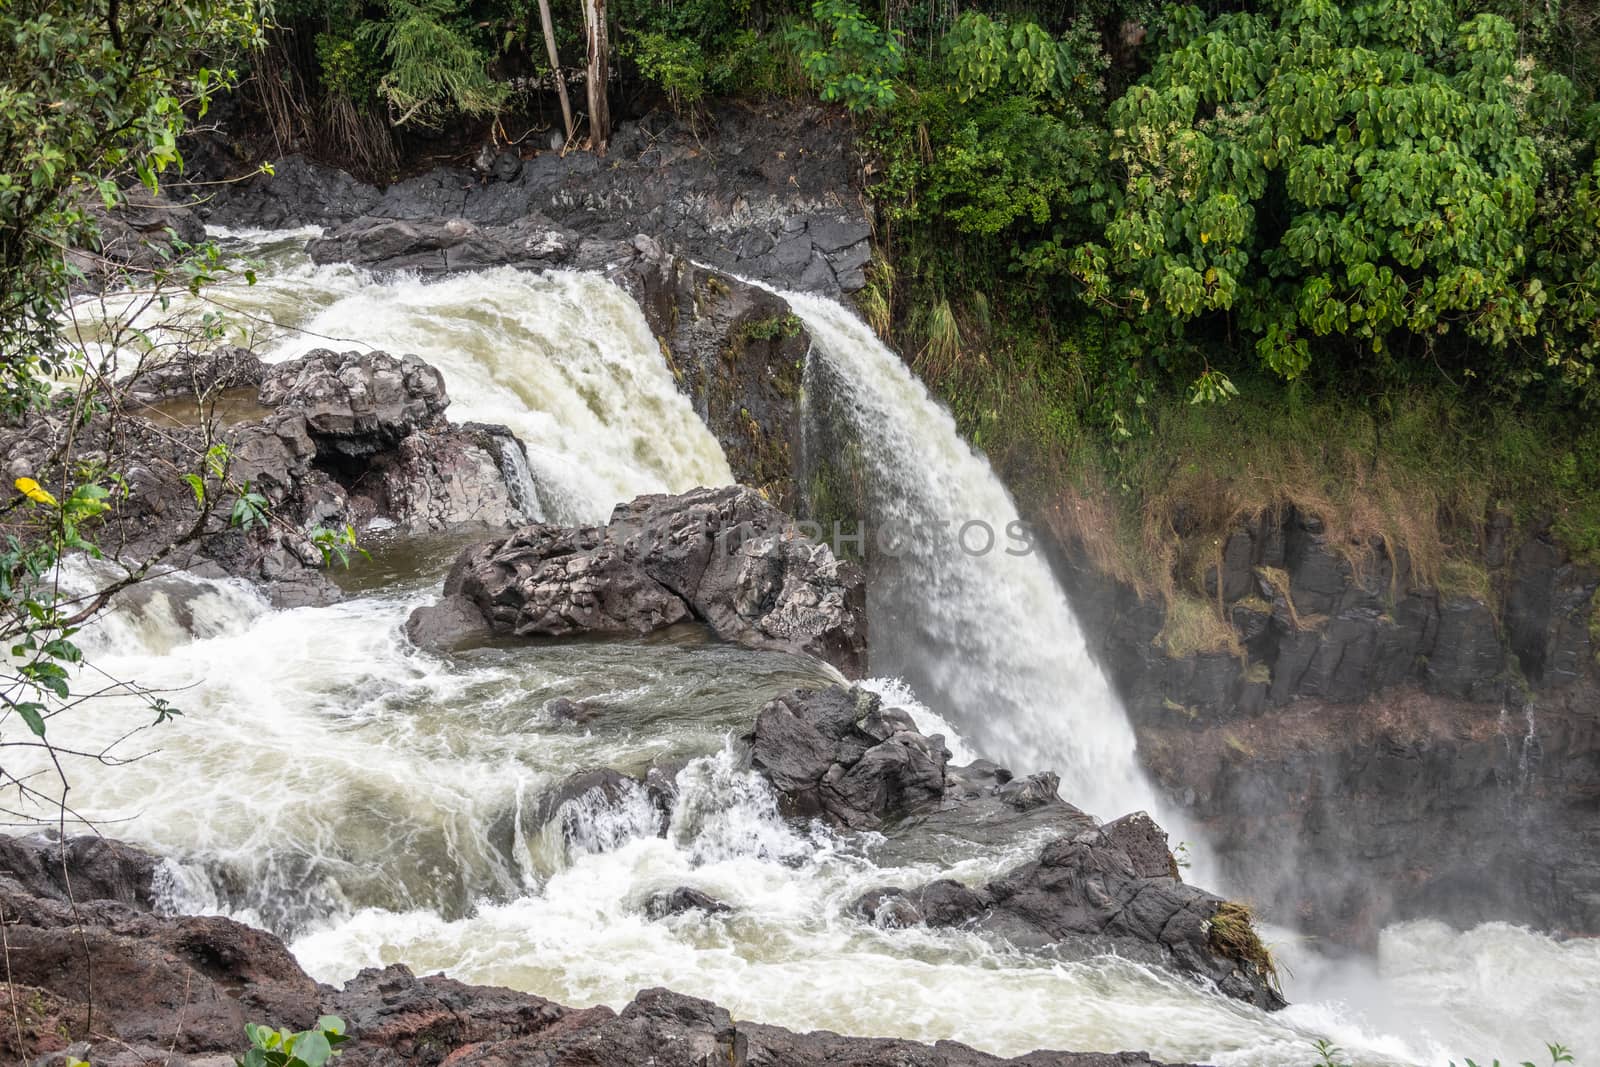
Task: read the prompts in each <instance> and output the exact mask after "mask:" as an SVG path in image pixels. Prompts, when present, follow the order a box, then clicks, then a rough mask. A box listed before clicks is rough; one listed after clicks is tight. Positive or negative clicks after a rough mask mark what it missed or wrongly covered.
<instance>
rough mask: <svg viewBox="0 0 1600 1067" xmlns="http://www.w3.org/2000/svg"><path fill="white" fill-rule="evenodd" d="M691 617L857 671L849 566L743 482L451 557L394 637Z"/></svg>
mask: <svg viewBox="0 0 1600 1067" xmlns="http://www.w3.org/2000/svg"><path fill="white" fill-rule="evenodd" d="M684 622H700V623H704V624H705V625H706V626H708V627H710V628H711V630H712V631H713V632H715V633H716V634H717V636H719V637H721V638H723V639H724V640H727V641H735V642H738V643H740V644H744V645H749V646H751V647H753V648H773V649H783V650H787V651H791V652H798V653H806V654H809V655H813V656H816V657H817V658H819V659H822V660H824V661H826V662H828V663H831V664H833V665H834V666H835V667H837V668H838V669H839V670H840V671H843V672H844V673H845V674H846V675H851V676H859V675H860V674H861V673H862V672H863V671H864V670H865V668H866V638H867V623H866V585H865V578H864V577H863V575H862V573H861V570H860V568H858V567H856V566H855V565H854V564H851V563H847V562H843V561H841V560H839V559H836V558H835V557H834V555H833V552H832V550H830V549H829V548H828V546H827V545H826V544H821V543H818V542H815V541H812V540H810V539H808V538H806V537H804V536H802V535H801V534H800V533H799V531H798V530H797V529H796V528H795V525H794V521H793V520H792V519H790V518H789V516H787V515H785V514H784V513H783V512H781V511H779V510H778V509H777V508H775V507H773V506H772V505H771V504H768V503H767V502H766V501H765V500H763V499H762V498H761V496H760V494H758V493H756V492H755V491H754V490H752V489H748V488H745V487H743V486H728V487H725V488H721V489H695V490H692V491H691V492H688V493H684V494H682V495H681V496H642V497H639V498H638V499H636V500H634V501H632V502H631V503H627V504H621V505H619V506H618V507H617V509H616V510H615V511H614V512H612V515H611V521H610V523H609V524H608V525H606V526H584V527H561V526H552V525H546V524H539V525H534V526H526V527H523V528H522V529H520V530H518V531H517V532H516V533H514V534H512V535H511V536H510V537H506V538H502V539H498V540H494V541H488V542H485V543H483V544H479V545H474V546H472V547H470V548H468V549H467V550H466V551H465V552H463V553H462V554H461V556H460V558H459V559H457V561H456V563H455V566H454V567H452V568H451V570H450V574H449V576H448V577H447V578H446V579H445V585H444V599H443V600H441V601H440V602H439V603H438V604H434V605H430V606H427V607H422V608H418V609H417V610H416V611H415V612H414V613H413V614H412V616H411V618H410V620H409V621H408V622H407V624H406V632H407V633H408V634H409V635H410V636H411V638H412V640H413V641H415V642H416V643H417V644H419V645H424V646H432V647H438V646H443V645H448V644H451V643H454V642H459V641H462V640H465V639H468V638H471V637H473V636H475V635H483V636H500V637H519V638H542V637H571V636H575V635H579V634H600V635H623V634H646V633H650V632H652V631H655V630H659V629H662V628H664V627H667V626H672V625H675V624H677V623H684Z"/></svg>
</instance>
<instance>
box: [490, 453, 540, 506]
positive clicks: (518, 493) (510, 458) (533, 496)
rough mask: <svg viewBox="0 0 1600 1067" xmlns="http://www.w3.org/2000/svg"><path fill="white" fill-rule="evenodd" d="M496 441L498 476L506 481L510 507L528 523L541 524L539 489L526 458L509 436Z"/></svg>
mask: <svg viewBox="0 0 1600 1067" xmlns="http://www.w3.org/2000/svg"><path fill="white" fill-rule="evenodd" d="M496 440H497V441H498V443H499V446H500V449H499V451H500V475H501V477H503V478H505V480H506V489H507V491H508V492H509V493H510V495H511V503H512V505H513V506H514V507H515V508H516V509H517V510H518V511H520V512H521V513H522V517H523V518H524V519H526V520H527V521H528V522H543V521H544V509H543V508H542V507H540V506H539V487H538V485H537V484H536V483H535V482H534V480H533V471H531V470H529V469H528V457H527V456H525V455H523V452H522V446H521V445H519V444H518V443H517V439H516V437H514V436H512V435H510V434H507V435H505V436H498V437H496Z"/></svg>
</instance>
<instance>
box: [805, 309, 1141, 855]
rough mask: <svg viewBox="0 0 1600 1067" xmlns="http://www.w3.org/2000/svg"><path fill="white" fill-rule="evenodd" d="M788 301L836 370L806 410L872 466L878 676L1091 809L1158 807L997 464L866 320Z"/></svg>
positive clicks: (1110, 813)
mask: <svg viewBox="0 0 1600 1067" xmlns="http://www.w3.org/2000/svg"><path fill="white" fill-rule="evenodd" d="M786 298H787V299H788V301H789V303H790V305H791V306H792V307H793V308H794V311H795V313H796V314H797V315H799V316H800V318H801V319H802V320H803V321H804V322H805V324H806V328H807V329H808V330H809V331H810V333H811V337H812V341H813V344H814V346H815V348H814V351H813V358H814V359H815V358H818V357H820V358H821V359H822V360H824V361H825V362H826V365H827V367H826V369H827V370H829V371H831V372H832V373H831V374H830V375H829V378H830V382H831V386H830V387H829V388H828V389H826V390H825V391H826V393H827V396H826V399H825V401H820V402H819V400H818V398H817V397H816V396H814V395H813V393H814V392H815V390H808V392H807V400H808V403H809V404H810V406H811V407H812V408H813V410H812V411H810V412H808V415H807V417H808V419H816V418H826V419H829V420H834V421H837V420H840V419H843V420H844V421H845V423H846V432H847V435H848V437H849V440H850V443H851V448H850V450H849V451H850V453H851V461H852V462H855V463H858V464H859V465H860V467H862V468H863V469H862V470H861V471H859V472H856V473H859V474H860V475H861V476H862V480H863V481H864V482H865V483H866V494H865V495H866V498H867V500H866V503H867V508H868V510H869V512H870V514H868V515H865V516H861V518H862V519H863V520H865V523H866V525H867V529H866V535H867V537H868V538H869V540H870V543H872V544H874V545H876V546H877V549H878V552H877V555H876V556H875V558H874V570H873V575H872V582H871V584H870V586H869V588H868V592H867V605H868V614H869V617H870V619H871V622H872V652H871V655H872V670H873V673H875V674H892V675H899V676H901V677H903V678H904V679H905V680H906V681H907V682H909V683H910V686H911V688H912V690H913V691H915V692H916V694H917V695H918V697H920V698H921V699H922V700H923V701H924V702H926V703H927V704H928V705H929V706H930V707H932V708H934V709H935V710H937V711H938V712H939V713H940V714H942V715H944V716H945V717H946V718H948V719H950V720H951V721H952V722H954V723H956V724H957V725H959V726H960V727H961V729H962V731H963V732H964V733H965V735H966V737H967V739H968V741H969V742H970V743H971V744H972V746H973V747H974V748H975V749H977V750H978V751H979V752H982V753H983V754H984V755H986V756H988V757H990V758H992V759H996V760H1000V761H1004V762H1008V763H1010V764H1011V765H1012V766H1013V767H1015V768H1016V769H1017V770H1019V771H1022V772H1024V773H1026V772H1031V771H1034V770H1040V769H1044V768H1049V769H1052V770H1054V771H1056V772H1057V773H1058V774H1060V775H1061V787H1062V795H1063V796H1065V797H1066V798H1067V799H1068V800H1070V801H1071V802H1073V803H1074V804H1077V805H1079V806H1080V807H1083V808H1084V809H1085V810H1088V811H1090V812H1092V813H1093V814H1095V815H1099V816H1101V817H1103V818H1112V817H1115V816H1118V815H1122V814H1124V813H1125V812H1128V811H1131V810H1134V809H1139V808H1143V809H1145V810H1147V811H1150V812H1152V813H1153V814H1156V815H1157V816H1158V817H1161V816H1163V815H1164V813H1163V812H1161V811H1160V810H1159V809H1160V808H1161V804H1160V802H1159V801H1158V799H1157V796H1156V793H1155V790H1154V789H1153V788H1152V787H1151V785H1150V783H1149V780H1148V779H1147V778H1146V776H1145V774H1144V772H1143V770H1142V769H1141V768H1140V766H1139V763H1138V758H1137V755H1136V753H1135V751H1134V748H1135V746H1134V735H1133V728H1132V726H1131V725H1130V724H1129V722H1128V718H1127V715H1126V714H1125V713H1124V711H1123V708H1122V706H1121V703H1120V702H1119V701H1118V699H1117V697H1116V694H1115V693H1113V692H1112V689H1111V686H1110V684H1109V682H1108V681H1107V679H1106V676H1105V674H1104V673H1103V672H1102V671H1101V670H1100V668H1099V667H1098V666H1097V665H1096V664H1095V662H1094V661H1093V659H1092V658H1091V657H1090V655H1089V645H1088V641H1087V638H1086V635H1085V634H1084V631H1083V627H1082V625H1081V624H1080V623H1079V621H1078V619H1077V617H1076V616H1075V615H1074V614H1073V612H1072V608H1071V606H1070V605H1069V604H1068V603H1067V599H1066V596H1065V594H1063V593H1062V591H1061V588H1060V586H1059V585H1058V584H1057V582H1056V579H1055V576H1054V574H1053V573H1052V572H1051V570H1050V566H1049V563H1048V562H1047V561H1046V559H1045V557H1044V555H1043V554H1042V552H1041V551H1039V550H1038V549H1037V546H1035V545H1033V543H1032V542H1031V540H1030V539H1029V536H1028V534H1027V533H1026V531H1025V528H1024V527H1023V525H1022V523H1021V518H1020V516H1019V515H1018V514H1017V509H1016V505H1015V504H1014V503H1013V502H1012V500H1011V496H1010V494H1009V493H1008V492H1007V491H1006V489H1005V486H1004V485H1002V484H1001V482H1000V479H999V478H998V477H997V476H996V475H995V473H994V471H993V470H992V469H991V468H990V466H989V463H988V461H987V460H986V459H984V457H983V456H982V455H980V454H979V453H977V452H975V451H973V449H972V448H971V447H970V446H969V445H968V444H967V443H966V442H965V441H964V440H963V439H962V437H961V434H960V432H959V431H958V430H957V427H956V423H955V420H954V419H953V418H952V417H951V416H950V413H949V412H947V411H946V410H945V409H944V408H943V407H941V406H940V405H939V404H938V402H937V401H935V400H934V399H933V397H932V396H931V395H929V393H928V390H927V389H926V387H924V386H923V384H922V383H921V382H920V381H919V380H918V379H917V378H916V377H915V376H914V375H913V374H912V373H911V371H910V369H909V368H907V367H906V365H905V363H904V362H903V361H902V360H901V359H900V358H899V357H898V356H897V355H895V354H894V353H893V352H892V351H890V350H889V349H888V348H887V347H885V346H884V344H883V343H882V342H881V341H879V340H878V338H877V336H876V335H874V334H873V332H872V331H871V329H869V328H868V327H867V326H866V324H865V323H863V322H861V321H860V320H859V319H857V318H856V317H855V316H854V315H852V314H851V313H850V312H849V311H847V310H846V309H845V308H844V307H842V306H841V305H839V304H837V303H835V302H833V301H831V300H824V299H822V298H819V297H815V296H808V295H802V294H787V295H786ZM823 407H825V408H826V409H827V410H825V411H823V410H816V409H819V408H823ZM897 539H898V540H899V541H900V542H901V544H900V547H899V548H898V550H895V549H892V548H890V549H889V550H885V548H886V545H889V544H891V543H892V542H894V541H895V540H897ZM1168 818H1170V817H1168ZM1169 828H1170V827H1169Z"/></svg>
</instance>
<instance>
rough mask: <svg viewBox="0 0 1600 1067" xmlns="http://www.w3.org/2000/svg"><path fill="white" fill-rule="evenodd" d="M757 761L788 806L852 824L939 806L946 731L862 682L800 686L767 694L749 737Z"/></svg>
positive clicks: (796, 812)
mask: <svg viewBox="0 0 1600 1067" xmlns="http://www.w3.org/2000/svg"><path fill="white" fill-rule="evenodd" d="M747 741H748V742H749V744H750V753H751V755H750V760H751V765H752V766H753V767H754V768H755V769H756V770H757V771H759V772H761V774H763V775H764V776H765V777H766V778H767V780H768V781H770V782H771V783H772V786H773V788H774V789H775V790H777V793H778V796H779V798H780V799H781V802H782V806H783V809H784V811H785V813H786V814H789V815H793V816H798V817H802V818H809V817H811V816H814V815H821V816H824V817H826V818H827V819H828V820H829V821H831V822H833V823H834V824H836V825H839V826H846V827H849V828H851V829H858V830H864V829H876V828H878V827H880V826H882V825H883V824H884V822H885V821H886V820H890V819H895V818H899V817H902V816H906V815H910V814H915V813H917V812H920V811H926V810H930V809H934V808H937V807H938V806H939V805H940V803H941V802H942V801H943V799H944V792H945V763H946V761H947V760H948V759H949V758H950V754H949V753H948V752H947V751H945V747H944V738H942V737H939V736H937V735H935V736H933V737H924V736H923V735H922V734H921V733H919V732H918V731H917V728H916V725H915V724H914V723H913V722H912V721H911V717H910V716H909V715H907V714H906V713H905V712H903V711H900V710H899V709H895V708H885V707H884V706H883V704H882V702H881V701H880V700H879V699H878V697H877V696H876V695H875V694H872V693H869V692H867V691H866V690H863V689H844V688H842V687H838V686H835V687H833V688H831V689H824V690H810V689H799V690H794V691H793V692H790V693H786V694H784V695H782V696H779V697H777V698H776V699H774V700H772V701H771V702H769V703H768V704H767V705H766V707H764V708H762V709H761V713H760V714H759V715H758V716H757V717H756V723H755V727H754V729H753V730H752V731H751V733H750V735H749V736H748V737H747Z"/></svg>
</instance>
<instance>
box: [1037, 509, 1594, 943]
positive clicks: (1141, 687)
mask: <svg viewBox="0 0 1600 1067" xmlns="http://www.w3.org/2000/svg"><path fill="white" fill-rule="evenodd" d="M1045 526H1048V523H1042V524H1041V527H1045ZM1520 536H1521V537H1522V540H1520V542H1519V540H1518V533H1517V531H1516V530H1515V529H1514V528H1513V526H1512V523H1511V522H1510V520H1509V518H1507V517H1505V516H1491V518H1490V521H1489V522H1488V523H1487V524H1486V526H1485V527H1484V529H1483V531H1482V539H1481V543H1480V545H1479V549H1480V557H1479V560H1478V562H1477V563H1469V564H1468V565H1467V566H1466V568H1465V569H1466V570H1467V571H1470V572H1474V573H1475V575H1476V577H1475V578H1473V580H1471V581H1461V580H1459V576H1458V581H1457V583H1456V585H1455V586H1453V587H1451V588H1443V589H1442V588H1440V587H1439V585H1438V583H1436V582H1429V581H1425V580H1423V579H1422V578H1421V577H1420V576H1419V575H1418V574H1417V573H1416V571H1415V569H1414V568H1413V566H1412V565H1411V562H1410V560H1409V559H1408V558H1407V557H1406V555H1405V554H1404V553H1401V552H1390V551H1389V549H1388V547H1387V546H1386V545H1385V544H1384V543H1383V542H1381V541H1375V542H1374V541H1362V542H1359V543H1350V544H1345V543H1341V542H1339V541H1338V540H1336V539H1334V538H1331V537H1330V536H1329V533H1328V531H1327V529H1326V528H1325V527H1324V525H1323V523H1322V522H1321V521H1320V520H1318V519H1317V518H1316V517H1315V516H1313V515H1310V514H1306V513H1303V512H1301V511H1298V510H1296V509H1294V508H1286V509H1284V510H1283V511H1282V512H1279V513H1268V514H1261V515H1257V516H1253V517H1248V518H1246V519H1244V520H1241V521H1240V522H1239V523H1238V525H1237V527H1236V528H1235V529H1234V530H1233V531H1232V532H1231V533H1230V534H1229V535H1228V536H1226V537H1225V538H1222V539H1221V540H1220V542H1219V545H1218V552H1217V558H1216V561H1215V562H1213V563H1212V564H1211V565H1210V566H1209V567H1208V568H1205V569H1204V573H1203V578H1204V581H1205V590H1206V594H1207V596H1208V598H1215V599H1217V600H1218V601H1220V603H1221V604H1223V605H1224V606H1225V608H1226V617H1227V620H1228V621H1229V623H1230V624H1231V635H1232V639H1233V641H1234V642H1235V644H1236V645H1237V649H1219V650H1217V651H1199V652H1187V653H1185V654H1182V655H1175V654H1172V653H1170V652H1169V651H1168V650H1167V649H1166V647H1165V645H1164V642H1163V641H1162V640H1161V638H1160V635H1161V633H1162V629H1163V627H1164V625H1165V624H1166V621H1167V616H1166V612H1165V610H1164V607H1163V605H1162V603H1161V602H1160V601H1159V600H1156V599H1145V598H1141V597H1140V595H1139V594H1138V592H1137V591H1136V590H1134V589H1133V588H1131V587H1129V586H1126V585H1122V584H1119V583H1118V582H1117V581H1115V580H1114V579H1113V578H1112V577H1111V576H1109V575H1108V574H1106V573H1104V572H1103V571H1101V570H1100V569H1098V568H1097V567H1096V566H1095V564H1094V563H1093V554H1092V553H1091V552H1089V551H1088V550H1087V549H1086V547H1085V545H1084V544H1083V543H1082V542H1080V541H1078V540H1076V539H1075V538H1074V537H1072V536H1064V537H1062V538H1061V539H1060V540H1059V542H1058V543H1057V545H1056V549H1057V554H1056V558H1055V562H1056V563H1057V565H1058V566H1057V572H1058V574H1059V575H1060V576H1061V578H1062V580H1063V583H1064V585H1065V586H1066V587H1067V589H1068V591H1069V592H1070V593H1071V595H1072V598H1073V604H1074V607H1075V608H1076V610H1077V611H1078V612H1079V613H1080V615H1081V616H1082V617H1083V619H1084V621H1085V623H1086V631H1087V632H1088V633H1089V634H1091V635H1093V638H1094V640H1095V641H1096V644H1095V645H1094V647H1093V651H1094V652H1095V653H1096V656H1097V658H1098V659H1099V660H1100V662H1101V663H1102V665H1103V666H1104V668H1105V669H1106V671H1107V672H1108V674H1110V676H1111V678H1112V680H1113V682H1114V683H1115V684H1116V686H1117V688H1118V690H1119V691H1120V693H1121V694H1122V696H1123V698H1124V700H1125V701H1126V704H1127V707H1128V711H1129V715H1130V717H1132V718H1133V720H1134V722H1135V725H1136V729H1137V731H1138V734H1139V752H1140V755H1141V758H1142V759H1143V761H1144V763H1145V765H1146V766H1147V767H1148V768H1149V770H1150V771H1151V773H1152V775H1153V776H1154V777H1155V778H1156V779H1157V780H1158V781H1159V782H1160V783H1161V784H1162V785H1163V786H1164V787H1165V788H1166V790H1167V791H1168V793H1169V794H1170V795H1172V796H1173V797H1174V798H1175V799H1176V800H1177V801H1178V802H1180V803H1181V804H1183V805H1185V806H1186V807H1187V808H1188V809H1189V810H1190V811H1191V813H1192V814H1193V816H1194V818H1195V821H1196V822H1197V823H1199V824H1200V825H1202V826H1203V827H1204V828H1205V829H1206V830H1207V832H1208V837H1209V840H1210V842H1211V844H1212V847H1213V849H1214V850H1215V851H1216V852H1217V853H1218V854H1219V856H1220V858H1221V860H1222V862H1223V864H1224V869H1225V870H1226V871H1227V873H1228V875H1229V877H1230V879H1231V880H1232V882H1233V883H1234V884H1236V885H1239V886H1241V887H1242V888H1243V890H1244V891H1245V892H1248V893H1249V894H1250V895H1251V897H1252V898H1253V899H1254V900H1256V901H1257V902H1258V903H1259V904H1260V906H1261V908H1262V910H1263V912H1264V913H1265V914H1266V915H1268V916H1269V917H1271V918H1272V919H1274V920H1275V921H1278V922H1282V923H1285V924H1294V925H1297V926H1300V927H1301V928H1303V929H1306V930H1307V931H1308V932H1311V933H1314V934H1316V935H1318V936H1320V937H1322V938H1324V939H1325V940H1326V941H1329V942H1332V943H1336V944H1345V945H1350V946H1357V947H1365V948H1370V947H1372V946H1373V945H1374V944H1375V942H1376V937H1377V932H1378V930H1380V929H1381V928H1382V926H1383V925H1384V924H1385V923H1388V922H1392V921H1395V920H1397V919H1401V918H1407V917H1412V916H1420V915H1432V916H1435V917H1440V918H1445V919H1448V920H1450V921H1453V922H1456V923H1459V924H1462V925H1472V924H1475V923H1478V922H1481V921H1485V920H1489V919H1503V920H1509V921H1513V922H1524V923H1529V924H1531V925H1533V926H1536V927H1538V928H1540V929H1545V930H1555V931H1569V932H1573V933H1582V934H1595V933H1600V861H1597V860H1596V859H1595V857H1596V856H1597V855H1600V852H1597V850H1596V845H1597V844H1600V807H1597V806H1596V804H1595V798H1596V797H1600V732H1597V724H1596V721H1595V718H1594V714H1593V709H1594V708H1595V707H1596V706H1600V665H1597V659H1596V657H1597V653H1600V646H1597V645H1596V637H1595V631H1594V630H1592V628H1591V627H1592V625H1593V620H1594V619H1595V618H1596V617H1597V616H1596V607H1595V605H1596V598H1595V591H1596V589H1597V587H1600V571H1597V570H1596V569H1595V568H1593V567H1589V566H1585V565H1583V564H1581V563H1580V562H1577V561H1575V560H1573V559H1572V558H1571V556H1570V555H1569V554H1568V553H1567V552H1566V551H1565V550H1564V549H1563V548H1562V547H1561V546H1560V545H1559V544H1558V543H1557V541H1556V540H1555V539H1554V538H1553V537H1552V536H1551V535H1550V533H1549V532H1548V530H1547V529H1545V528H1543V527H1540V526H1537V525H1535V526H1533V527H1531V528H1529V529H1526V530H1524V531H1523V532H1522V533H1521V535H1520ZM1468 577H1472V575H1470V574H1469V575H1468Z"/></svg>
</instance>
